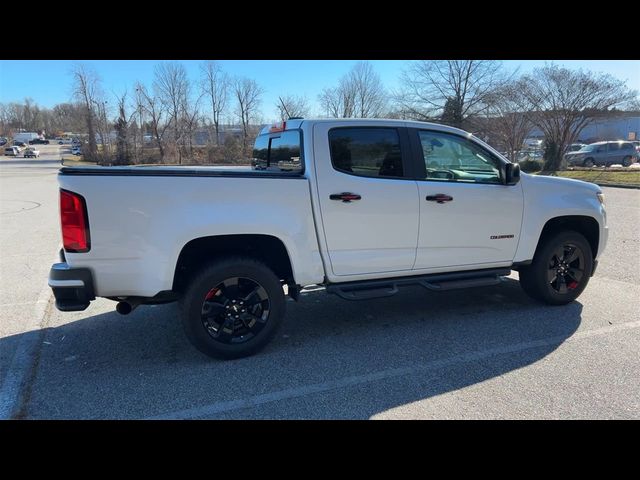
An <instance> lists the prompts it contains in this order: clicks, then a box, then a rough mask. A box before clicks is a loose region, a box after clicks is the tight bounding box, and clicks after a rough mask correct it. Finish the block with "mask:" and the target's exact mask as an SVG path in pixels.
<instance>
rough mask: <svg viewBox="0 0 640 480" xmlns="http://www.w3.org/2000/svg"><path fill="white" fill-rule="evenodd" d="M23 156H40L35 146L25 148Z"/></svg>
mask: <svg viewBox="0 0 640 480" xmlns="http://www.w3.org/2000/svg"><path fill="white" fill-rule="evenodd" d="M22 156H23V157H24V158H38V157H39V156H40V150H36V149H35V148H31V147H29V148H25V150H24V153H23V154H22Z"/></svg>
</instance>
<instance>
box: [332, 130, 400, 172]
mask: <svg viewBox="0 0 640 480" xmlns="http://www.w3.org/2000/svg"><path fill="white" fill-rule="evenodd" d="M329 146H330V148H331V164H332V165H333V168H335V169H336V170H338V171H340V172H344V173H349V174H352V175H360V176H363V177H402V176H403V175H404V171H403V168H402V153H401V150H400V136H399V135H398V130H397V129H395V128H366V127H353V128H351V127H350V128H335V129H333V130H330V131H329Z"/></svg>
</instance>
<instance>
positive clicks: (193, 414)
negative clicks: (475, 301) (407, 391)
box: [147, 321, 640, 420]
mask: <svg viewBox="0 0 640 480" xmlns="http://www.w3.org/2000/svg"><path fill="white" fill-rule="evenodd" d="M635 328H640V321H636V322H627V323H621V324H619V325H612V326H608V327H603V328H597V329H594V330H586V331H583V332H577V333H575V334H574V335H573V336H571V337H569V338H566V337H565V336H556V337H548V338H543V339H541V340H534V341H531V342H521V343H515V344H513V345H506V346H503V347H497V348H490V349H487V350H480V351H477V352H472V353H467V354H463V355H457V356H453V357H448V358H443V359H440V360H434V361H431V362H427V363H424V364H422V365H415V366H410V367H402V368H393V369H388V370H380V371H378V372H373V373H368V374H365V375H354V376H351V377H346V378H341V379H338V380H332V381H330V382H324V383H316V384H312V385H304V386H301V387H296V388H290V389H286V390H280V391H277V392H270V393H265V394H262V395H256V396H253V397H247V398H242V399H238V400H229V401H223V402H216V403H212V404H210V405H204V406H202V407H196V408H190V409H186V410H179V411H176V412H170V413H165V414H162V415H158V416H154V417H149V418H147V420H178V419H195V418H203V417H209V416H211V415H215V414H219V413H224V412H228V411H231V410H239V409H243V408H253V407H257V406H259V405H264V404H266V403H272V402H277V401H280V400H288V399H291V398H299V397H305V396H307V395H312V394H315V393H323V392H327V391H330V390H336V389H339V388H345V387H351V386H355V385H362V384H365V383H371V382H377V381H380V380H386V379H390V378H395V377H401V376H404V375H411V374H415V373H420V372H425V371H428V370H434V369H438V368H443V367H449V366H452V365H455V364H459V363H468V362H476V361H479V360H483V359H485V358H489V357H492V356H494V355H504V354H508V353H516V352H520V351H523V350H529V349H532V348H539V347H547V346H550V345H554V344H565V343H573V342H575V341H578V340H582V339H585V338H590V337H595V336H599V335H606V334H608V333H613V332H619V331H623V330H630V329H635Z"/></svg>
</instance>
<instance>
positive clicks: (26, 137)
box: [13, 132, 40, 143]
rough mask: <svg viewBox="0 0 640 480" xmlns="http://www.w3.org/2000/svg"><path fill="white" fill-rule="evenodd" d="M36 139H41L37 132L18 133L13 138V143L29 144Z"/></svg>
mask: <svg viewBox="0 0 640 480" xmlns="http://www.w3.org/2000/svg"><path fill="white" fill-rule="evenodd" d="M36 138H40V134H39V133H37V132H20V133H16V134H15V135H14V136H13V141H14V142H16V141H20V142H24V143H29V142H30V141H31V140H34V139H36Z"/></svg>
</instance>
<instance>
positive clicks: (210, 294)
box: [204, 288, 218, 301]
mask: <svg viewBox="0 0 640 480" xmlns="http://www.w3.org/2000/svg"><path fill="white" fill-rule="evenodd" d="M216 293H218V289H217V288H212V289H211V290H209V293H207V296H206V297H204V300H205V301H207V300H211V299H212V298H213V297H215V296H216Z"/></svg>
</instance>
